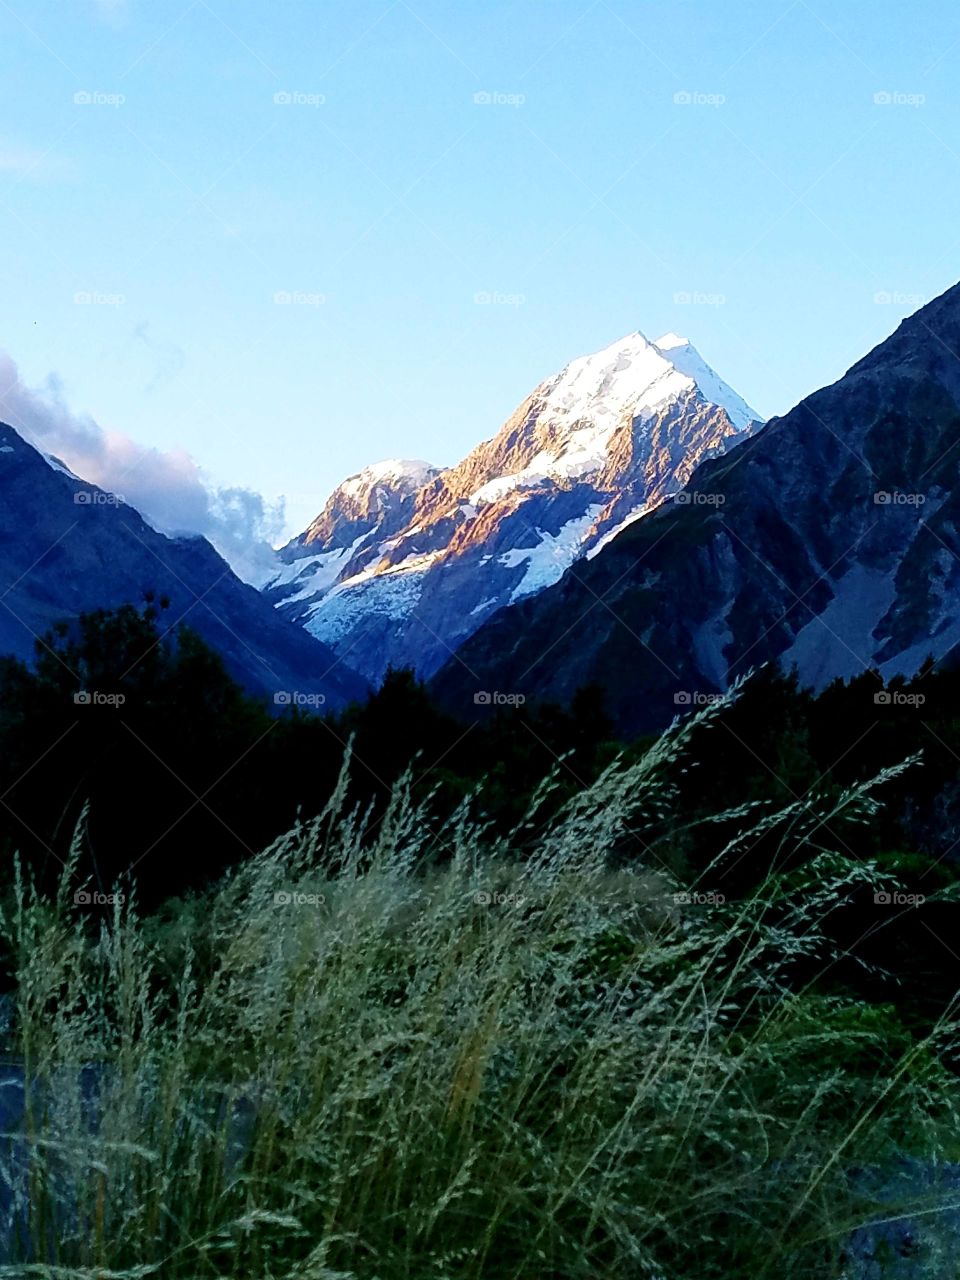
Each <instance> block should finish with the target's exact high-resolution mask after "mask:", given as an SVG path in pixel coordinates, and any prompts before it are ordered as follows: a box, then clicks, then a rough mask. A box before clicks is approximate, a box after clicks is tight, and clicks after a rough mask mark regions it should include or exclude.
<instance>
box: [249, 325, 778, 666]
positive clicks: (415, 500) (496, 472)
mask: <svg viewBox="0 0 960 1280" xmlns="http://www.w3.org/2000/svg"><path fill="white" fill-rule="evenodd" d="M760 425H761V424H760V422H759V420H758V415H757V414H756V413H755V412H754V411H753V410H752V409H751V408H750V407H749V405H748V404H747V403H746V402H745V401H744V400H743V399H742V398H741V397H740V396H739V395H738V394H737V393H736V392H735V391H733V390H732V389H731V388H730V387H729V386H728V385H727V384H726V383H725V382H724V381H723V380H722V379H721V378H720V377H719V376H718V375H717V374H716V373H715V372H714V371H713V370H712V369H711V368H710V367H709V365H707V364H706V362H705V361H704V360H703V359H702V357H701V356H700V355H699V354H698V353H697V351H696V350H695V349H694V348H693V347H692V346H691V345H690V343H689V342H688V341H687V340H686V339H684V338H680V337H678V336H677V335H676V334H672V333H671V334H667V335H666V336H665V337H663V338H661V339H659V340H658V341H657V342H649V341H648V340H647V339H646V338H645V337H644V335H643V334H642V333H639V332H637V333H631V334H629V335H627V336H626V337H625V338H622V339H620V340H619V341H618V342H614V343H613V344H611V345H610V346H609V347H606V348H605V349H604V350H602V351H599V352H597V353H595V354H593V355H588V356H583V357H581V358H580V359H577V360H574V361H573V362H572V363H570V364H568V365H567V366H566V367H565V368H564V369H563V370H561V372H560V373H558V374H556V375H554V376H553V377H551V378H547V379H546V380H545V381H544V382H541V383H540V385H539V386H537V387H536V388H535V390H534V391H533V392H532V393H531V394H530V395H529V396H528V397H527V398H526V399H525V400H524V401H523V403H522V404H521V405H520V407H519V408H518V409H517V410H516V411H515V412H514V413H513V414H512V415H511V417H510V418H509V419H508V420H507V421H506V423H505V424H504V425H503V427H502V428H501V430H500V431H499V432H498V434H497V435H496V436H494V437H493V438H492V439H491V440H488V441H486V442H484V443H483V444H481V445H479V446H478V447H477V448H475V449H474V450H473V451H472V452H471V453H470V454H468V455H467V457H466V458H464V459H463V461H462V462H460V463H458V464H457V465H456V466H453V467H449V468H447V469H445V470H440V469H438V468H436V467H432V466H430V465H429V464H428V463H425V462H419V461H418V462H409V461H404V460H392V461H389V462H385V463H380V464H378V465H376V466H372V467H368V468H366V469H365V470H364V471H361V472H360V473H359V474H358V475H356V476H352V477H350V479H348V480H346V481H345V482H344V483H343V484H341V485H340V486H339V487H338V488H337V489H336V490H335V491H334V492H333V494H332V495H331V496H330V498H329V499H328V501H327V503H326V505H325V506H324V508H323V510H322V511H321V513H320V515H319V516H318V517H317V518H316V520H314V521H313V523H312V524H311V525H310V526H309V528H307V529H306V530H305V531H304V532H303V533H302V534H301V535H300V536H299V537H297V538H294V539H293V540H292V541H291V542H290V543H288V544H287V546H285V547H284V548H283V549H282V550H281V551H280V552H279V553H278V554H279V559H280V567H279V569H278V571H277V573H276V574H274V575H273V576H272V577H271V578H270V579H269V580H268V581H267V582H266V584H265V585H264V587H263V590H264V592H265V594H266V596H267V598H268V599H269V600H270V601H271V602H272V603H273V604H274V605H275V606H276V607H277V609H278V610H279V612H280V613H281V614H282V615H283V617H284V618H286V619H289V620H290V621H293V622H298V623H300V624H301V625H303V626H304V627H305V628H306V629H307V630H308V631H309V632H310V633H311V634H312V635H313V636H315V637H316V638H318V639H319V640H322V641H323V643H324V644H326V645H328V646H329V647H330V648H331V649H332V650H333V651H334V652H335V653H336V654H337V655H339V656H341V657H343V658H344V660H345V661H346V662H348V663H349V664H350V665H351V666H352V667H354V668H355V669H356V670H358V671H360V672H361V673H362V674H363V675H365V676H366V677H367V678H368V679H369V680H371V681H373V682H376V681H378V680H379V679H380V678H381V677H382V676H383V674H384V672H385V671H386V669H387V667H388V666H391V665H392V666H394V667H399V666H411V667H414V668H415V669H416V670H417V671H418V673H419V674H420V675H422V676H429V675H431V674H432V673H433V672H435V671H436V670H437V669H438V668H439V667H440V666H441V665H442V664H443V663H444V662H445V661H446V660H447V659H448V658H449V657H450V655H451V654H452V653H454V652H455V651H456V650H457V649H458V647H459V646H460V645H461V644H463V642H464V641H465V640H466V639H467V638H468V637H469V636H471V635H472V634H473V633H474V632H475V631H477V630H478V629H479V628H480V627H482V626H483V624H484V623H485V622H486V620H487V619H488V618H490V617H491V616H492V615H493V614H495V613H496V612H497V611H498V610H500V609H502V608H504V607H505V606H507V605H512V604H515V603H516V602H517V601H519V600H521V599H524V598H527V597H530V596H532V595H535V594H536V593H538V592H540V591H542V590H543V589H544V588H545V587H548V586H550V585H551V584H553V583H555V582H557V581H558V580H559V579H560V578H561V577H562V575H563V574H564V572H565V570H566V569H568V568H569V566H570V565H571V564H573V563H574V562H575V561H577V560H579V559H582V558H584V557H587V558H589V557H592V556H594V555H596V554H597V553H598V552H599V551H600V550H601V549H602V548H603V547H604V546H605V544H606V543H607V542H609V541H610V540H611V539H612V538H613V537H614V536H615V535H616V534H617V533H618V532H619V530H621V529H623V528H624V527H625V526H626V525H628V524H630V523H631V522H633V521H635V520H638V519H639V518H640V517H641V516H643V515H644V514H645V513H646V512H648V511H651V510H652V509H653V508H655V507H657V506H658V505H659V504H660V503H662V502H663V501H665V500H666V499H667V498H668V497H669V496H670V495H671V494H673V493H676V492H677V491H678V490H680V489H682V488H683V486H684V485H685V484H686V482H687V480H688V479H689V477H690V475H691V474H692V472H693V470H694V468H695V467H696V466H697V465H698V463H700V462H701V461H703V460H704V459H705V458H709V457H716V456H718V455H722V454H724V453H726V452H727V451H728V450H729V449H730V448H732V447H733V446H734V445H738V444H740V443H741V442H742V441H744V440H746V439H747V438H748V437H749V436H750V435H751V434H752V433H753V432H754V431H756V430H757V429H758V428H759V426H760Z"/></svg>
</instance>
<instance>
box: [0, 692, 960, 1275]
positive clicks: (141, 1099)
mask: <svg viewBox="0 0 960 1280" xmlns="http://www.w3.org/2000/svg"><path fill="white" fill-rule="evenodd" d="M701 719H702V717H701ZM687 739H688V730H687V729H682V728H681V729H676V728H675V729H674V730H672V731H671V732H670V733H669V734H668V735H666V736H665V737H664V738H663V739H662V740H661V741H660V742H659V743H658V744H657V746H656V747H654V748H653V749H652V750H651V751H650V752H649V753H648V754H647V755H646V756H645V757H644V758H643V759H642V760H640V761H639V762H637V763H634V764H631V765H630V766H629V767H625V766H621V765H614V766H613V767H612V768H611V769H609V770H608V771H607V772H606V773H605V774H604V775H603V776H602V777H601V778H600V780H599V781H598V782H597V783H595V784H594V785H593V786H592V787H591V788H590V789H589V790H588V791H585V792H583V793H581V794H580V795H579V796H578V797H577V798H576V799H575V800H574V801H572V802H571V803H570V804H568V805H567V806H565V807H564V808H563V810H562V811H561V812H560V814H559V816H557V817H554V818H551V819H550V821H549V823H548V825H547V826H546V827H545V829H543V830H542V832H541V833H540V839H539V841H538V843H537V848H538V853H537V854H536V856H534V857H532V858H527V859H526V860H525V861H524V862H522V863H519V862H517V861H516V860H515V859H514V858H512V857H511V841H510V840H502V839H499V838H496V837H494V836H493V835H492V834H491V833H490V832H489V831H488V830H486V829H485V828H484V826H483V825H482V824H481V823H479V822H477V821H475V820H474V819H473V818H471V816H470V807H469V806H465V807H464V809H463V810H462V811H461V812H460V813H458V814H457V815H456V816H455V817H454V818H453V819H452V820H451V821H450V822H449V823H448V824H447V826H446V827H445V828H444V829H443V830H442V831H431V830H429V829H427V827H426V825H425V823H424V820H423V817H422V814H421V813H419V812H418V811H417V809H416V807H415V806H414V805H413V803H412V802H411V801H410V799H409V795H408V790H407V788H406V787H405V786H404V785H400V786H398V787H397V788H396V791H395V794H394V798H393V801H392V803H391V806H390V808H389V810H388V812H387V814H386V816H385V817H384V818H383V819H382V820H381V821H379V822H378V823H377V825H376V827H375V830H373V831H371V830H370V829H369V827H368V824H367V822H366V821H365V819H364V817H363V815H362V814H359V813H342V812H341V809H342V797H343V787H342V786H341V788H340V791H339V792H338V794H337V795H335V796H334V797H333V798H332V800H331V802H330V804H329V805H328V807H327V809H326V810H325V812H324V813H323V814H321V815H320V817H318V818H317V819H315V820H314V821H311V822H310V823H308V824H304V825H302V826H300V827H298V828H297V829H296V830H294V831H292V832H291V833H289V835H287V836H286V837H284V838H283V839H282V840H280V841H279V842H277V843H276V844H275V845H274V846H273V847H272V848H270V849H268V850H266V851H265V852H264V853H263V854H261V855H260V856H258V857H257V858H255V859H252V860H251V861H250V862H249V863H247V864H246V865H244V866H243V867H242V868H241V869H239V870H238V871H236V872H235V873H233V874H232V875H231V876H229V877H228V878H227V879H226V880H224V881H223V882H222V883H221V884H220V885H218V886H217V887H216V888H215V889H214V890H213V891H211V892H210V893H209V894H208V895H206V896H204V897H202V898H197V899H192V900H190V901H188V902H180V903H177V904H174V905H171V906H170V907H169V908H168V909H167V910H166V911H165V912H163V913H161V914H159V915H156V916H152V917H148V918H144V919H141V918H138V916H137V913H136V910H135V908H134V906H133V904H131V903H129V902H128V903H126V904H125V905H123V906H120V905H118V906H116V907H114V908H113V909H112V910H108V911H106V912H105V913H103V914H102V917H100V922H99V923H98V924H96V925H92V923H91V920H92V916H91V909H90V907H89V906H77V905H76V904H75V902H74V894H75V890H76V888H77V885H76V884H75V883H74V882H73V881H72V880H71V878H70V876H71V872H70V869H69V868H68V871H67V872H66V873H65V875H64V881H63V886H62V891H61V894H60V896H59V898H58V899H57V900H56V901H54V900H46V899H44V898H42V897H40V896H39V895H37V894H35V893H34V892H33V890H32V889H31V887H30V886H29V884H25V883H19V884H18V886H17V888H16V891H15V892H14V893H13V894H11V897H10V901H9V904H8V906H7V908H6V909H5V911H4V914H3V920H2V944H3V946H4V949H5V950H6V952H7V954H8V959H9V963H10V966H11V969H12V972H13V992H12V998H13V1019H12V1026H11V1032H10V1038H9V1043H8V1045H7V1052H8V1056H9V1058H10V1060H11V1061H12V1062H14V1063H16V1064H21V1065H22V1076H23V1078H25V1079H26V1081H27V1082H28V1087H27V1090H26V1097H27V1106H26V1116H25V1119H24V1124H23V1132H24V1134H25V1136H24V1137H23V1139H22V1141H19V1140H18V1141H13V1142H11V1140H9V1139H7V1140H6V1141H5V1143H4V1146H3V1148H2V1150H3V1161H2V1169H0V1186H2V1184H3V1182H5V1183H6V1191H5V1192H4V1194H3V1195H2V1196H0V1204H2V1205H3V1211H4V1213H5V1215H6V1217H7V1219H8V1220H7V1221H6V1222H3V1223H0V1234H2V1237H3V1238H4V1239H5V1240H7V1241H8V1242H9V1245H8V1248H9V1256H8V1257H7V1258H6V1259H5V1260H4V1262H5V1265H4V1266H0V1275H11V1276H12V1275H17V1276H27V1275H31V1274H35V1275H44V1276H51V1277H53V1276H56V1277H58V1278H64V1280H65V1278H70V1280H74V1278H79V1277H89V1278H90V1280H93V1278H94V1277H97V1278H98V1280H111V1278H114V1277H129V1278H130V1280H133V1278H134V1277H138V1278H140V1277H149V1276H157V1277H161V1278H162V1280H181V1278H184V1277H190V1278H191V1280H192V1278H194V1277H197V1278H199V1277H211V1278H213V1277H224V1278H226V1277H231V1278H236V1280H240V1278H241V1277H243V1280H268V1278H276V1280H281V1278H282V1280H294V1278H296V1280H352V1278H356V1280H374V1278H378V1280H400V1277H404V1278H410V1280H442V1278H449V1280H479V1278H480V1277H494V1278H496V1280H500V1278H503V1280H553V1278H556V1280H561V1278H562V1280H567V1278H570V1280H573V1278H574V1277H576V1278H577V1280H596V1278H597V1277H620V1278H629V1277H645V1278H650V1280H653V1278H654V1277H663V1278H664V1280H666V1278H667V1277H671V1278H672V1277H691V1278H693V1277H696V1278H697V1280H704V1278H708V1277H741V1276H742V1277H748V1276H749V1277H751V1280H757V1278H760V1277H766V1276H769V1277H778V1278H779V1277H782V1276H786V1275H789V1276H791V1277H807V1276H809V1277H814V1276H816V1277H830V1276H837V1277H839V1276H841V1275H843V1274H845V1272H844V1265H845V1264H844V1257H843V1251H844V1243H845V1241H846V1240H847V1239H848V1238H849V1235H850V1232H851V1231H852V1229H853V1228H854V1227H856V1226H857V1225H858V1224H860V1223H862V1222H864V1221H867V1220H869V1219H870V1218H871V1217H872V1216H874V1215H875V1214H877V1212H878V1207H877V1206H876V1205H874V1204H872V1203H871V1202H870V1201H869V1199H868V1197H867V1193H866V1190H865V1187H866V1185H867V1182H866V1180H865V1179H864V1177H863V1176H862V1171H863V1170H864V1169H872V1168H877V1167H884V1166H885V1165H886V1164H887V1163H888V1162H890V1161H892V1160H894V1159H895V1158H896V1157H897V1155H899V1154H902V1153H912V1154H916V1155H919V1156H920V1157H922V1158H923V1159H935V1158H937V1157H942V1156H948V1157H949V1156H950V1155H952V1154H954V1151H953V1149H952V1148H951V1146H950V1144H951V1143H953V1142H954V1137H953V1135H954V1133H955V1132H956V1125H955V1112H954V1105H955V1101H956V1089H955V1085H954V1083H953V1078H952V1077H951V1076H949V1075H948V1074H947V1073H946V1072H945V1071H944V1070H943V1068H942V1067H941V1066H940V1065H939V1063H940V1059H941V1057H942V1055H943V1052H944V1051H945V1050H947V1049H950V1048H951V1047H952V1045H953V1043H954V1040H955V1039H956V1036H955V1027H954V1025H953V1024H952V1023H950V1022H946V1021H945V1022H943V1023H941V1025H940V1026H938V1027H937V1028H936V1030H935V1031H934V1033H933V1036H932V1037H931V1038H930V1039H928V1040H924V1041H921V1040H919V1039H917V1038H916V1037H915V1036H914V1035H912V1034H911V1033H910V1032H908V1031H907V1030H905V1029H904V1028H903V1027H902V1026H901V1025H900V1024H899V1023H898V1021H897V1020H896V1018H895V1017H894V1015H893V1014H892V1013H891V1012H890V1011H889V1010H887V1009H886V1008H877V1007H874V1006H870V1005H867V1004H865V1003H861V1002H857V1001H856V1000H854V999H852V998H846V997H844V996H843V995H842V994H837V993H836V992H835V991H831V990H830V989H829V987H828V986H827V985H826V984H825V983H823V982H821V981H819V980H816V981H811V979H810V977H809V975H810V973H811V972H815V973H816V974H818V975H819V974H821V973H828V972H829V969H830V964H831V959H832V957H831V955H830V954H829V946H828V944H827V942H826V938H825V933H824V927H823V926H824V923H825V921H826V920H827V919H828V918H829V914H830V912H831V911H833V910H842V909H843V907H842V903H843V901H844V899H845V897H846V896H847V895H848V894H849V892H850V889H851V886H852V885H854V884H858V883H862V882H864V881H866V882H868V883H869V882H871V881H872V880H874V879H875V877H876V870H875V868H873V867H871V866H870V865H869V864H861V863H856V864H854V863H853V862H851V861H848V860H846V859H845V858H844V857H843V856H841V854H840V853H838V852H837V851H836V850H835V849H834V848H831V847H830V835H829V833H831V832H838V831H840V830H842V827H843V824H844V823H846V822H858V821H864V820H869V818H870V816H871V814H872V813H873V812H874V811H875V808H876V800H875V799H874V795H873V789H872V788H871V787H859V788H856V789H854V790H852V791H850V792H849V793H847V794H846V795H844V796H843V797H842V799H841V800H840V801H839V802H837V801H836V800H835V799H833V800H831V802H830V812H829V813H825V812H823V811H822V805H821V804H819V803H818V802H817V801H816V800H814V799H811V800H808V801H803V802H798V803H797V804H796V805H793V806H791V807H790V808H789V809H788V810H784V811H782V812H781V813H778V814H773V813H770V812H766V811H765V812H763V813H761V814H755V813H754V812H753V811H747V810H745V811H743V812H742V813H741V814H739V815H738V816H737V818H736V819H734V820H733V821H734V825H735V826H737V827H738V828H739V834H738V836H737V837H736V838H735V839H734V841H733V842H732V843H731V844H729V845H728V846H727V847H726V848H725V849H721V848H720V847H719V844H718V859H721V860H722V861H723V863H726V862H727V861H729V860H731V859H733V860H735V859H736V858H737V857H740V856H745V855H748V853H749V849H750V848H751V845H752V844H753V843H755V842H756V840H757V838H758V835H759V834H765V838H766V839H769V832H770V831H771V830H774V831H779V832H780V846H781V850H782V853H783V857H784V861H785V862H786V861H790V862H791V864H792V865H793V866H794V869H793V870H792V871H791V872H790V873H789V874H782V875H777V874H774V875H772V876H771V877H770V878H768V880H767V881H766V883H765V884H764V885H763V888H762V890H761V891H760V892H759V893H757V894H754V895H752V896H750V897H749V898H748V899H747V900H743V901H739V902H722V901H718V900H717V894H716V892H715V891H716V889H717V888H718V883H714V882H711V879H710V875H709V874H708V875H707V876H706V877H704V878H703V880H702V883H701V884H699V885H696V886H692V885H688V884H680V883H678V882H677V880H676V879H675V877H674V876H671V875H670V874H669V873H668V872H667V870H666V869H665V866H664V863H663V861H661V859H663V858H666V861H667V862H669V856H668V854H669V850H668V849H667V848H665V847H664V845H663V843H662V842H661V843H659V844H657V845H656V846H655V847H653V848H652V849H651V850H650V852H649V854H648V856H647V857H646V858H645V860H644V864H643V865H642V866H637V865H631V866H630V867H629V868H624V869H614V868H613V867H612V865H611V861H610V857H609V855H610V853H611V851H612V850H614V849H616V848H617V845H618V842H619V841H620V840H621V838H622V837H623V834H624V832H626V831H627V830H629V831H630V832H631V833H632V834H633V836H634V837H635V836H636V835H637V834H638V833H639V835H640V837H641V838H643V836H644V833H645V832H647V831H649V832H653V831H654V830H656V831H658V832H659V831H662V830H663V815H664V812H665V811H668V810H669V808H670V805H671V803H672V800H673V799H674V797H673V795H672V794H671V792H670V789H669V788H667V787H665V786H664V784H663V782H662V781H661V771H662V770H663V769H664V768H665V767H666V766H667V765H668V764H670V763H672V762H674V761H675V760H676V758H677V755H678V753H681V752H683V751H684V750H685V747H686V743H687ZM880 781H881V782H882V781H883V778H881V779H880ZM535 810H536V805H535V806H534V812H532V813H531V814H530V816H529V819H528V823H530V824H536V823H537V814H536V811H535ZM730 821H731V820H730V819H729V818H728V820H727V823H728V825H729V822H730ZM531 829H535V828H531V827H530V826H529V825H528V826H527V827H526V828H525V830H524V831H523V833H522V835H523V840H524V844H525V847H528V848H529V846H530V831H531ZM81 838H82V836H81V837H78V841H79V839H81ZM651 838H652V837H651ZM719 865H720V862H719V861H718V866H719ZM677 894H679V895H680V898H681V900H680V901H677V900H675V895H677ZM684 895H686V896H688V897H689V898H690V901H683V900H682V898H683V896H684ZM894 927H895V926H894ZM91 1064H95V1065H93V1066H92V1067H91ZM911 1207H912V1206H903V1211H904V1212H907V1211H908V1210H909V1209H910V1208H911ZM883 1215H884V1216H890V1207H889V1205H887V1206H884V1209H883ZM846 1274H850V1273H849V1272H847V1273H846Z"/></svg>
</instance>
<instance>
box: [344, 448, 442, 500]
mask: <svg viewBox="0 0 960 1280" xmlns="http://www.w3.org/2000/svg"><path fill="white" fill-rule="evenodd" d="M438 470H439V469H438V468H437V467H434V466H432V465H431V464H430V463H429V462H424V461H423V460H422V459H420V458H386V459H384V461H382V462H374V463H372V464H371V465H370V466H368V467H364V468H363V470H362V471H358V472H357V474H356V475H353V476H349V477H348V478H347V479H346V480H344V481H343V483H342V484H341V485H340V486H339V489H340V492H341V493H345V494H348V495H349V496H350V497H356V496H357V495H358V494H360V493H364V492H366V491H368V490H370V489H373V488H374V487H375V486H377V485H386V486H388V487H389V488H391V489H395V490H397V491H399V492H402V493H411V492H413V491H414V490H415V489H419V488H420V487H421V485H424V484H426V483H427V482H428V481H429V480H432V479H433V477H434V476H435V475H437V474H438Z"/></svg>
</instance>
